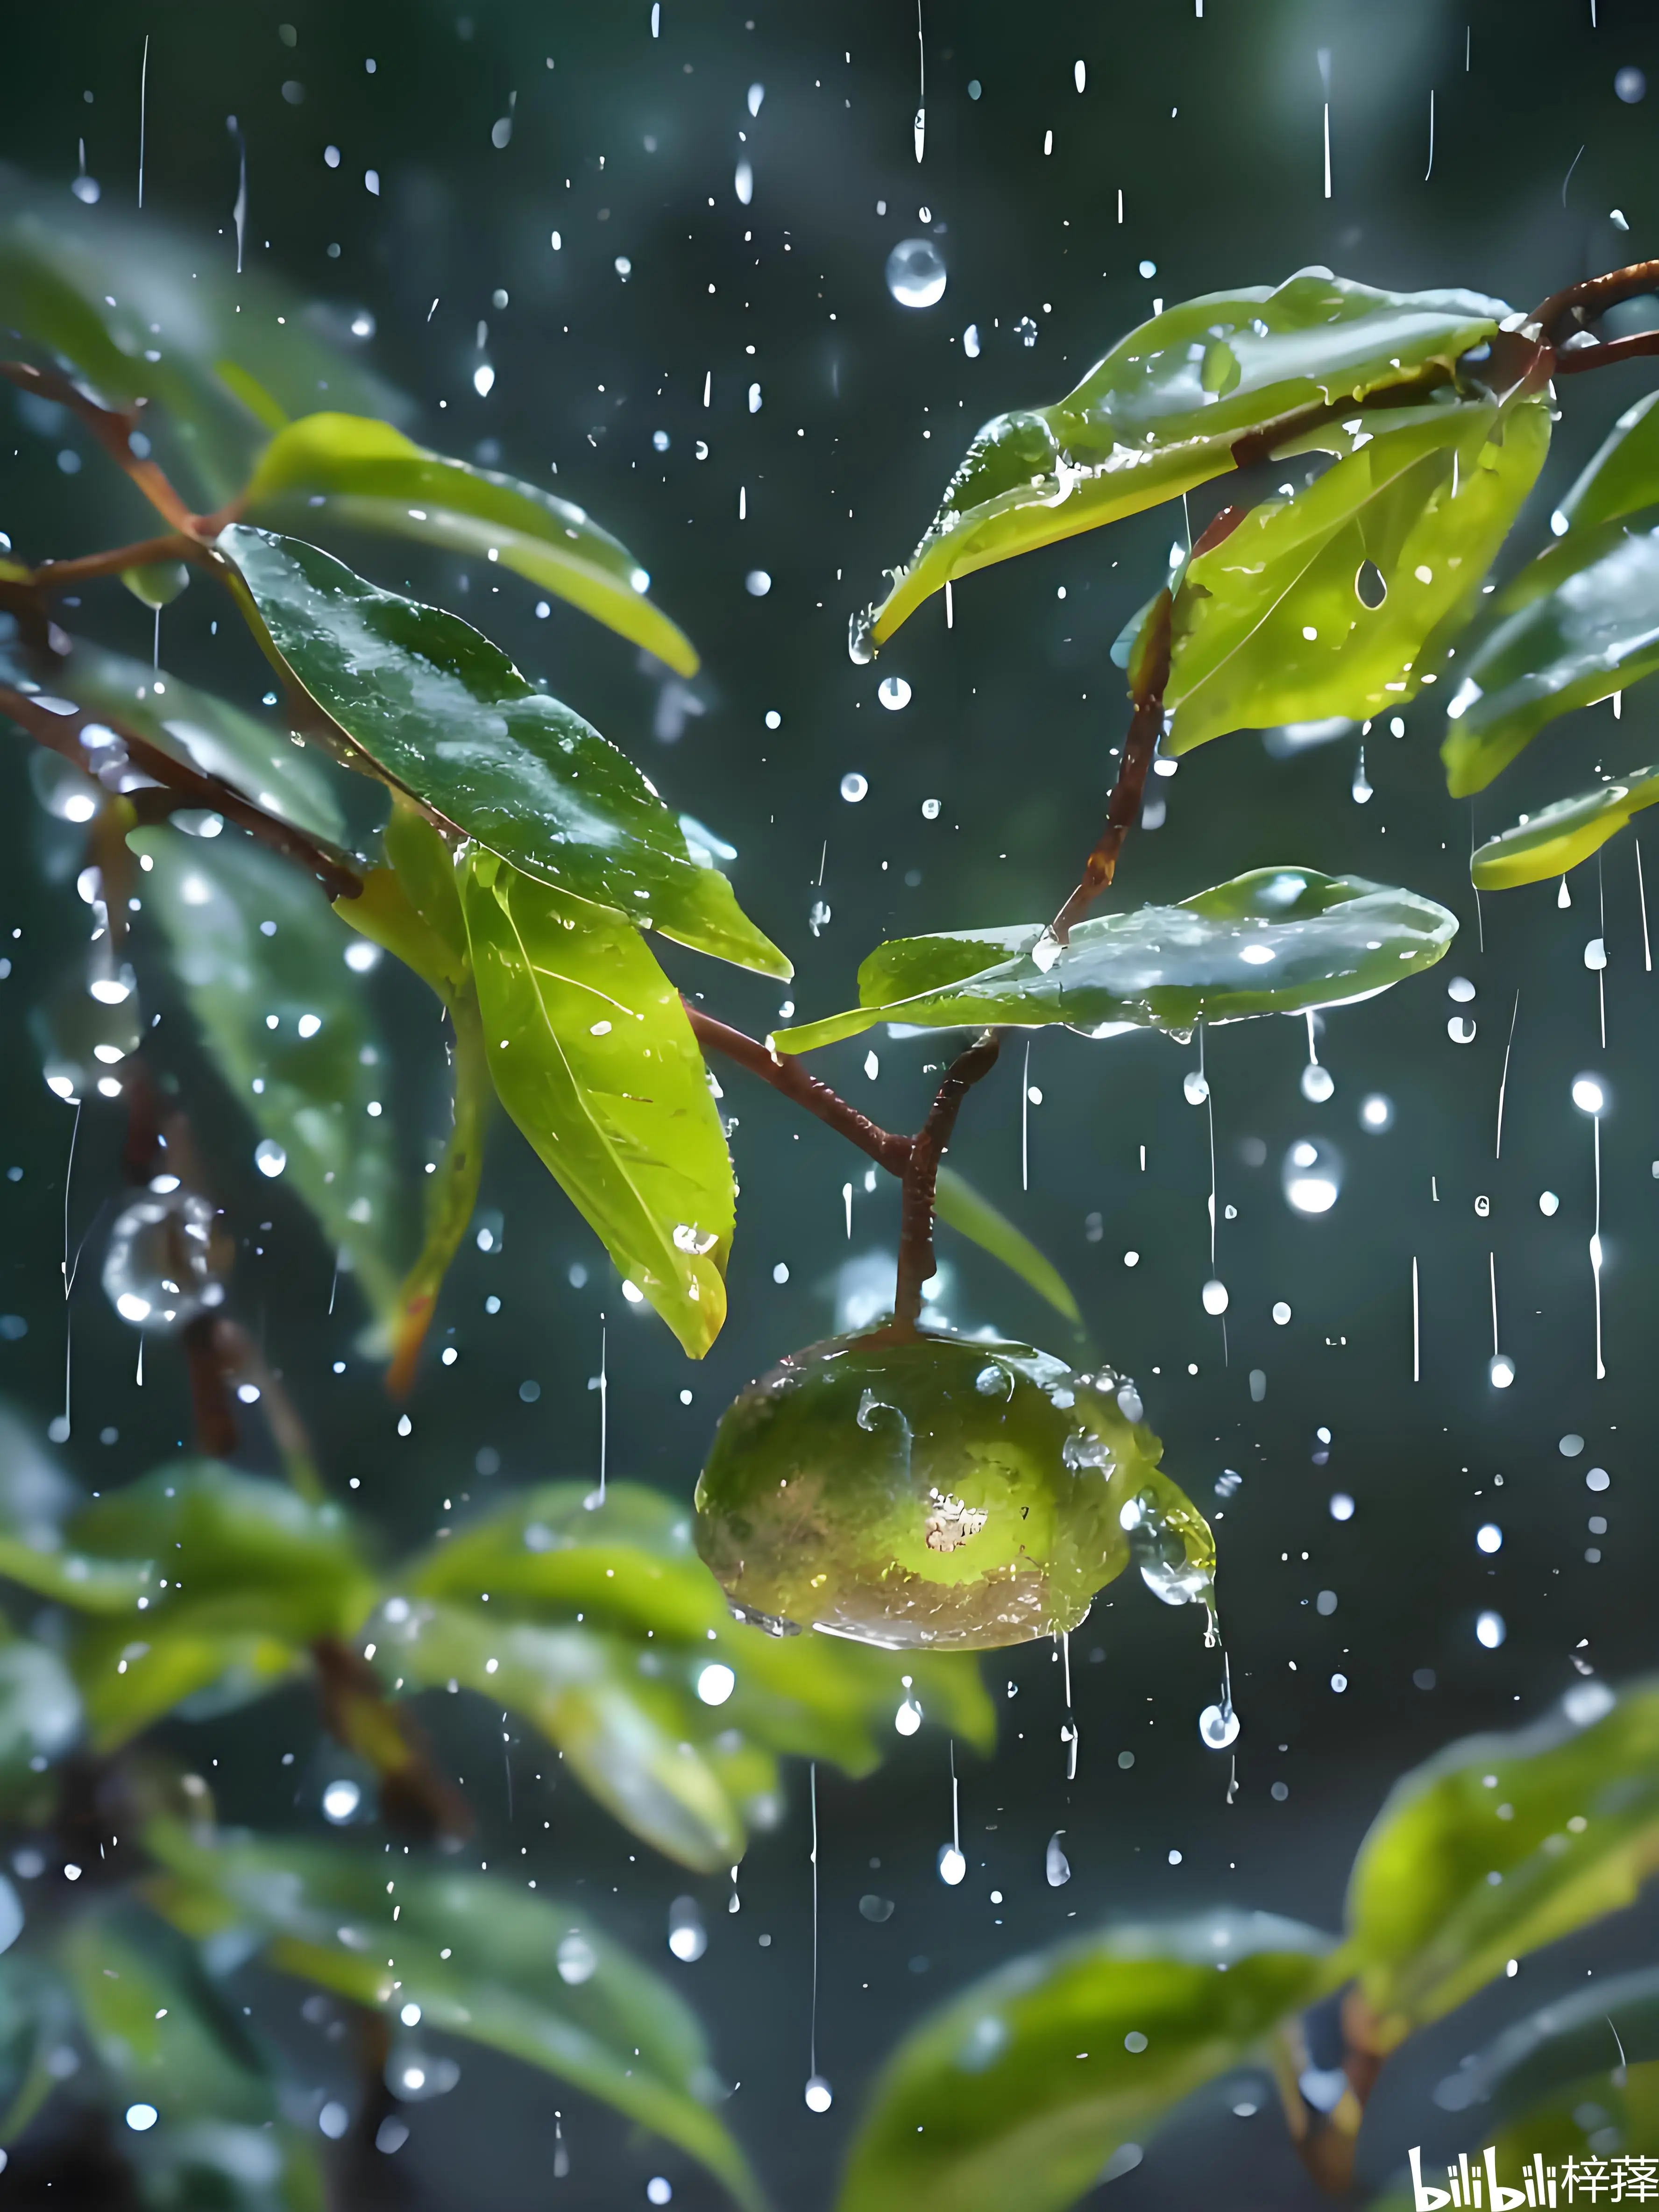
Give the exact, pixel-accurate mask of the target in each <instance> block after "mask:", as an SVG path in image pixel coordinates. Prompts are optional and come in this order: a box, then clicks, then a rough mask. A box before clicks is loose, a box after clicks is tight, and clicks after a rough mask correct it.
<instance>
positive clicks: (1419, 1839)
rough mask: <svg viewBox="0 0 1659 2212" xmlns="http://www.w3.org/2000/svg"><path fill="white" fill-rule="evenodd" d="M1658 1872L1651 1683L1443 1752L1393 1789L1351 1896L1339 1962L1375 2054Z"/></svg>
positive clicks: (1657, 1774) (1658, 1740)
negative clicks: (1352, 1971) (1348, 1972)
mask: <svg viewBox="0 0 1659 2212" xmlns="http://www.w3.org/2000/svg"><path fill="white" fill-rule="evenodd" d="M1575 1714H1576V1715H1577V1718H1575V1717H1574V1715H1575ZM1489 1775H1490V1776H1492V1777H1493V1778H1494V1779H1493V1780H1492V1782H1491V1783H1490V1784H1488V1782H1487V1780H1486V1777H1487V1776H1489ZM1656 1863H1659V1686H1656V1685H1655V1684H1654V1683H1653V1682H1652V1681H1650V1680H1644V1681H1638V1682H1634V1683H1632V1684H1630V1685H1628V1686H1626V1688H1625V1689H1624V1690H1622V1691H1620V1692H1618V1693H1617V1695H1616V1696H1615V1695H1614V1693H1613V1692H1611V1691H1609V1690H1607V1689H1606V1688H1605V1687H1604V1686H1603V1685H1602V1684H1601V1683H1600V1682H1599V1681H1598V1682H1585V1683H1583V1684H1580V1685H1578V1686H1576V1687H1575V1688H1574V1689H1573V1690H1571V1691H1570V1692H1568V1693H1567V1696H1566V1698H1565V1699H1564V1701H1563V1705H1562V1707H1561V1708H1560V1709H1559V1710H1558V1711H1555V1712H1553V1713H1551V1714H1549V1715H1547V1717H1545V1718H1544V1719H1543V1720H1541V1721H1540V1722H1537V1723H1534V1725H1532V1726H1531V1727H1528V1728H1524V1729H1517V1730H1516V1731H1515V1733H1514V1734H1512V1735H1484V1736H1471V1737H1468V1738H1466V1739H1465V1740H1464V1741H1462V1742H1461V1743H1454V1744H1450V1745H1449V1746H1448V1747H1447V1748H1446V1749H1445V1750H1444V1751H1443V1752H1441V1753H1438V1754H1437V1756H1436V1757H1435V1758H1433V1759H1429V1760H1428V1761H1427V1762H1426V1763H1425V1765H1422V1766H1420V1767H1419V1768H1417V1769H1416V1771H1414V1772H1413V1773H1411V1774H1408V1775H1407V1776H1406V1777H1405V1778H1403V1779H1402V1780H1401V1781H1400V1782H1399V1783H1397V1784H1395V1788H1394V1790H1393V1791H1392V1792H1391V1793H1390V1795H1389V1799H1388V1801H1387V1802H1386V1803H1385V1804H1384V1806H1383V1810H1382V1811H1381V1813H1379V1814H1378V1815H1377V1817H1376V1821H1375V1823H1374V1824H1373V1826H1372V1827H1371V1830H1370V1833H1369V1835H1368V1836H1367V1837H1366V1838H1365V1841H1364V1844H1362V1845H1361V1847H1360V1851H1359V1856H1358V1859H1357V1861H1356V1862H1355V1866H1354V1871H1353V1876H1352V1881H1351V1883H1350V1886H1349V1891H1348V1925H1349V1938H1348V1943H1347V1947H1346V1950H1347V1954H1348V1955H1349V1956H1350V1957H1351V1958H1352V1961H1353V1964H1354V1966H1356V1968H1357V1970H1358V1974H1359V1978H1360V1987H1361V1989H1362V1990H1363V1992H1364V1997H1365V2001H1366V2003H1367V2004H1368V2006H1369V2007H1370V2009H1371V2012H1372V2014H1373V2015H1375V2022H1376V2026H1375V2039H1376V2047H1377V2048H1378V2049H1379V2050H1384V2051H1386V2050H1389V2049H1392V2048H1393V2046H1394V2045H1395V2044H1396V2043H1397V2042H1399V2041H1400V2040H1401V2038H1402V2037H1403V2036H1405V2035H1407V2034H1408V2033H1410V2032H1411V2031H1412V2030H1413V2028H1415V2027H1421V2026H1423V2025H1424V2024H1425V2023H1426V2022H1428V2021H1433V2020H1438V2019H1439V2018H1440V2017H1441V2016H1442V2015H1443V2014H1445V2013H1448V2012H1449V2011H1450V2010H1451V2009H1452V2008H1453V2007H1454V2006H1455V2005H1459V2004H1461V2003H1462V2002H1463V2000H1464V1999H1465V1998H1466V1997H1468V1996H1472V1995H1473V1994H1474V1991H1475V1990H1478V1989H1480V1988H1482V1987H1483V1986H1484V1985H1485V1984H1486V1983H1488V1982H1490V1981H1492V1980H1493V1979H1494V1978H1497V1977H1498V1976H1500V1975H1502V1974H1503V1972H1504V1966H1505V1963H1506V1962H1507V1960H1510V1959H1511V1958H1519V1957H1522V1956H1523V1955H1524V1954H1526V1953H1527V1952H1528V1951H1533V1950H1536V1949H1537V1948H1539V1947H1540V1946H1541V1945H1542V1944H1545V1943H1549V1942H1554V1941H1555V1940H1556V1939H1557V1938H1558V1937H1559V1936H1565V1935H1569V1934H1571V1932H1572V1930H1573V1929H1577V1928H1582V1927H1583V1926H1585V1925H1586V1924H1587V1923H1589V1922H1590V1921H1592V1920H1595V1919H1597V1918H1599V1917H1601V1915H1602V1914H1603V1913H1607V1912H1613V1911H1618V1910H1619V1909H1620V1907H1621V1906H1623V1905H1628V1904H1629V1903H1630V1902H1631V1900H1632V1899H1633V1898H1634V1897H1635V1895H1636V1893H1637V1891H1638V1888H1639V1887H1641V1885H1642V1882H1643V1881H1644V1879H1645V1878H1646V1876H1647V1875H1649V1873H1650V1871H1651V1870H1652V1869H1653V1867H1654V1866H1655V1864H1656ZM1494 1874H1496V1875H1498V1880H1497V1881H1492V1879H1491V1877H1492V1875H1494Z"/></svg>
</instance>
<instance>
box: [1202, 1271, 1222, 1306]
mask: <svg viewBox="0 0 1659 2212" xmlns="http://www.w3.org/2000/svg"><path fill="white" fill-rule="evenodd" d="M1203 1298H1204V1310H1205V1312H1206V1314H1225V1312H1226V1310H1227V1285H1225V1283H1222V1282H1218V1281H1217V1280H1216V1279H1214V1277H1212V1278H1211V1279H1210V1280H1209V1281H1208V1282H1207V1283H1206V1284H1205V1285H1204V1291H1203Z"/></svg>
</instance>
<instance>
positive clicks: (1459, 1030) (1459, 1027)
mask: <svg viewBox="0 0 1659 2212" xmlns="http://www.w3.org/2000/svg"><path fill="white" fill-rule="evenodd" d="M1446 1035H1447V1036H1449V1038H1450V1039H1451V1041H1452V1042H1453V1043H1454V1044H1473V1043H1474V1023H1473V1022H1472V1021H1471V1020H1470V1019H1469V1017H1468V1015H1467V1014H1454V1015H1453V1016H1452V1018H1451V1019H1450V1020H1449V1022H1448V1023H1447V1024H1446Z"/></svg>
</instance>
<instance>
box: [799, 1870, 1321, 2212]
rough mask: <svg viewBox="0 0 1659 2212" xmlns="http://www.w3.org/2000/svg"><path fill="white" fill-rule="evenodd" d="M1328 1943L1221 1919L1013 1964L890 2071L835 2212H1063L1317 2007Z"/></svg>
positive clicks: (1271, 1921) (1081, 1939) (1078, 1943)
mask: <svg viewBox="0 0 1659 2212" xmlns="http://www.w3.org/2000/svg"><path fill="white" fill-rule="evenodd" d="M1327 1949H1328V1938H1327V1937H1324V1936H1320V1935H1318V1934H1317V1933H1316V1932H1315V1931H1314V1930H1313V1929H1309V1928H1304V1927H1303V1926H1301V1925H1299V1924H1298V1923H1296V1922H1294V1921H1290V1920H1281V1919H1278V1918H1275V1917H1273V1916H1272V1915H1270V1914H1267V1913H1231V1912H1225V1911H1218V1912H1214V1913H1210V1914H1206V1915H1202V1916H1200V1917H1194V1918H1193V1919H1191V1920H1185V1921H1177V1922H1172V1923H1167V1924H1164V1925H1158V1924H1157V1923H1153V1924H1151V1925H1133V1924H1132V1925H1126V1926H1123V1927H1120V1928H1116V1929H1108V1930H1106V1931H1105V1932H1104V1933H1103V1934H1099V1935H1093V1936H1078V1937H1075V1938H1073V1940H1072V1941H1071V1942H1066V1943H1061V1944H1056V1945H1055V1946H1054V1948H1052V1949H1050V1950H1048V1951H1043V1952H1038V1953H1036V1954H1031V1955H1030V1956H1028V1957H1025V1958H1023V1959H1017V1960H1014V1961H1013V1962H1012V1964H1011V1965H1009V1966H1004V1967H1002V1968H1000V1970H999V1971H998V1972H995V1973H994V1974H991V1975H988V1976H987V1977H986V1978H985V1979H984V1980H982V1981H980V1982H976V1983H975V1984H973V1985H972V1986H971V1987H969V1989H967V1990H963V1992H962V1993H961V1994H960V1995H959V1996H956V1997H953V1998H951V2000H950V2002H948V2003H946V2004H945V2005H944V2006H942V2007H941V2008H939V2010H937V2011H935V2012H933V2013H932V2014H930V2015H928V2016H927V2018H926V2019H925V2020H924V2021H922V2022H921V2026H920V2027H916V2028H915V2029H913V2030H912V2031H911V2033H910V2034H909V2035H908V2037H907V2038H906V2039H905V2040H904V2041H903V2042H902V2044H901V2045H899V2047H898V2049H897V2051H896V2052H895V2053H894V2055H893V2056H892V2057H891V2058H890V2059H889V2061H888V2062H887V2063H886V2065H885V2067H884V2069H883V2071H882V2074H881V2076H880V2078H879V2080H878V2084H877V2087H876V2091H875V2095H874V2099H873V2102H872V2108H871V2110H870V2112H869V2115H868V2117H867V2118H866V2120H865V2122H864V2124H863V2126H862V2128H861V2129H860V2133H859V2135H858V2136H857V2138H856V2140H855V2142H854V2146H853V2151H852V2155H851V2158H850V2159H849V2160H848V2168H847V2174H846V2179H845V2181H844V2182H843V2184H842V2193H841V2196H840V2198H839V2200H838V2203H839V2208H840V2212H1009V2208H1011V2207H1015V2206H1017V2207H1018V2212H1061V2208H1062V2207H1064V2206H1066V2205H1068V2204H1071V2203H1073V2202H1075V2201H1076V2200H1077V2199H1078V2198H1079V2197H1083V2196H1085V2194H1086V2193H1087V2192H1088V2191H1089V2190H1090V2189H1091V2185H1093V2184H1094V2183H1095V2182H1096V2181H1097V2179H1099V2178H1100V2176H1101V2172H1102V2169H1103V2168H1104V2167H1106V2166H1107V2162H1108V2160H1109V2159H1111V2158H1112V2156H1113V2154H1115V2152H1117V2151H1119V2150H1121V2148H1123V2147H1124V2146H1125V2145H1127V2144H1128V2143H1131V2142H1133V2143H1134V2144H1136V2145H1137V2147H1139V2146H1142V2145H1144V2144H1145V2142H1146V2140H1147V2138H1148V2136H1150V2135H1151V2133H1152V2131H1153V2130H1155V2129H1156V2128H1157V2127H1158V2125H1159V2124H1161V2122H1162V2121H1163V2120H1164V2118H1165V2117H1166V2116H1167V2115H1168V2113H1169V2112H1170V2110H1171V2109H1172V2108H1173V2107H1174V2106H1176V2105H1177V2104H1178V2103H1179V2102H1180V2100H1182V2098H1183V2097H1185V2096H1186V2095H1187V2094H1188V2092H1189V2091H1191V2090H1193V2089H1195V2088H1197V2087H1199V2086H1200V2084H1201V2083H1202V2082H1204V2081H1207V2080H1208V2079H1209V2078H1210V2076H1211V2075H1214V2074H1217V2073H1220V2072H1222V2071H1224V2070H1225V2069H1226V2068H1228V2067H1230V2066H1236V2065H1237V2064H1239V2063H1241V2062H1243V2061H1244V2060H1246V2059H1248V2058H1249V2057H1252V2056H1253V2055H1255V2052H1256V2051H1257V2050H1258V2049H1259V2047H1260V2045H1261V2042H1262V2040H1263V2039H1264V2038H1265V2037H1266V2036H1267V2033H1269V2032H1270V2031H1271V2030H1272V2028H1273V2027H1274V2026H1275V2025H1276V2024H1277V2023H1278V2022H1279V2021H1281V2020H1283V2019H1284V2018H1285V2016H1286V2015H1288V2014H1291V2013H1292V2012H1294V2011H1295V2010H1296V2009H1297V2008H1298V2007H1299V2006H1300V2005H1302V2004H1303V2003H1304V2002H1307V2000H1308V1999H1309V1998H1310V1997H1311V1996H1313V1995H1315V1994H1316V1990H1317V1989H1318V1986H1319V1984H1320V1981H1321V1978H1322V1973H1323V1972H1324V1954H1325V1952H1326V1950H1327ZM1118 2170H1119V2171H1121V2170H1123V2169H1121V2168H1119V2169H1118Z"/></svg>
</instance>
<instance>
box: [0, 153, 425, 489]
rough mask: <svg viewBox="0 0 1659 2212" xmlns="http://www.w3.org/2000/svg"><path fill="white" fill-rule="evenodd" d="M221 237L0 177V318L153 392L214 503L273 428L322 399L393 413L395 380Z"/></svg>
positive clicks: (88, 371)
mask: <svg viewBox="0 0 1659 2212" xmlns="http://www.w3.org/2000/svg"><path fill="white" fill-rule="evenodd" d="M234 269H235V263H234V258H227V257H226V255H225V253H224V252H222V250H221V248H220V246H219V245H210V244H208V243H206V242H201V243H198V242H196V241H192V240H186V239H185V238H184V237H183V236H181V235H180V234H177V233H173V232H170V231H169V230H168V229H167V228H166V227H165V226H164V225H163V224H161V222H159V221H158V220H157V218H156V216H155V215H154V214H153V213H152V212H150V211H149V210H146V211H145V213H144V214H143V215H142V216H139V217H137V220H135V219H134V218H133V217H131V216H125V215H123V214H121V213H120V212H119V211H118V210H116V209H114V208H112V207H111V206H110V205H108V204H104V205H103V206H100V208H99V209H98V210H97V212H96V214H93V213H92V212H91V211H90V210H88V211H86V212H82V211H81V210H79V209H72V208H70V206H69V205H67V204H65V203H64V198H63V196H62V194H61V192H59V193H55V194H54V195H53V196H52V200H51V202H50V203H48V202H47V200H46V196H45V194H44V193H40V192H37V191H34V190H33V188H31V187H29V186H27V185H24V184H23V182H22V181H21V179H19V178H18V177H17V176H16V175H15V173H9V174H7V175H6V176H4V177H3V178H0V323H4V324H9V325H11V326H12V327H13V328H14V329H15V330H17V331H20V332H21V334H22V337H23V338H24V340H25V342H26V343H27V348H28V350H29V351H30V352H31V353H33V355H34V356H35V357H36V358H37V359H39V358H40V357H41V356H42V355H43V353H49V354H51V355H54V356H56V357H57V358H58V360H59V361H61V362H65V363H67V364H69V365H70V367H72V368H75V369H76V370H78V371H79V372H80V373H81V374H82V376H83V377H85V378H86V379H87V380H88V381H89V382H90V383H91V384H92V385H93V386H94V387H95V389H96V391H97V392H98V395H99V397H100V398H101V399H102V400H103V401H104V402H105V403H106V404H108V405H112V406H120V407H128V406H131V405H132V404H134V403H135V402H136V401H138V400H147V401H149V402H150V403H152V406H151V416H150V419H149V421H148V422H147V423H146V428H147V429H148V430H149V434H150V435H151V436H152V437H159V438H160V439H161V441H162V445H161V451H162V453H163V456H164V458H165V459H166V463H167V468H168V470H169V472H174V471H187V477H180V476H179V475H175V481H176V482H181V483H183V482H185V481H189V480H191V479H193V480H194V483H195V484H196V486H197V489H198V492H199V493H201V494H203V495H204V500H203V503H204V504H205V505H217V504H218V503H219V502H221V501H225V500H228V499H229V498H230V497H231V496H232V495H233V494H234V493H235V492H237V491H240V489H241V487H242V484H243V483H244V482H245V480H246V477H247V474H248V471H249V470H250V469H251V468H252V465H253V462H254V459H255V458H256V456H257V455H258V452H259V450H260V448H261V447H263V446H264V444H265V442H266V441H267V439H268V437H269V435H270V431H271V430H272V429H273V428H281V427H282V424H283V421H284V420H285V419H286V416H288V415H289V414H298V413H302V412H303V411H305V410H307V408H309V407H311V406H312V405H313V404H315V400H316V396H317V392H318V390H319V385H320V386H321V387H322V388H325V389H326V391H327V392H328V394H329V397H330V398H331V399H332V400H333V401H334V402H335V403H336V404H337V405H340V406H343V407H350V408H356V409H359V410H362V412H364V413H366V414H369V413H372V414H376V415H392V414H398V413H401V412H403V411H404V404H403V402H402V401H401V400H400V399H399V398H398V395H397V394H396V393H395V392H393V391H392V389H391V387H390V386H387V385H386V384H384V383H382V382H381V380H380V379H379V378H378V377H377V376H374V374H371V373H370V372H369V371H368V370H367V369H366V368H362V367H360V366H359V365H358V364H357V363H356V362H354V361H352V360H350V359H349V357H348V356H347V355H346V354H345V352H344V350H343V349H341V348H337V347H336V346H334V345H332V344H330V343H325V341H324V340H323V338H322V337H320V336H319V324H320V320H321V319H320V317H319V315H318V314H317V313H314V312H307V311H306V310H305V309H303V308H302V307H301V303H300V302H299V301H296V300H295V298H294V297H293V296H292V295H289V293H287V292H286V291H284V290H283V289H282V288H281V287H279V286H277V285H276V284H273V283H271V282H270V279H269V278H267V277H265V276H262V275H260V274H259V273H258V271H257V270H255V269H253V268H252V267H250V268H249V269H247V270H246V271H244V272H242V273H240V274H234V273H233V272H234Z"/></svg>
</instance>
